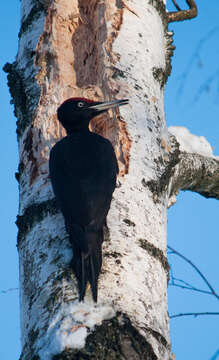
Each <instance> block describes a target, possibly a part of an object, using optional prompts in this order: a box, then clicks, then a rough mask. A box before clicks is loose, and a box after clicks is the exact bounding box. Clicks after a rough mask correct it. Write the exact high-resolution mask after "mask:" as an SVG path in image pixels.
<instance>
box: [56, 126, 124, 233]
mask: <svg viewBox="0 0 219 360" xmlns="http://www.w3.org/2000/svg"><path fill="white" fill-rule="evenodd" d="M117 173H118V165H117V160H116V156H115V153H114V150H113V147H112V144H111V143H110V141H109V140H107V139H105V138H103V137H101V136H99V135H97V134H94V133H90V132H89V133H86V134H84V133H76V134H72V135H70V136H67V137H66V138H64V139H62V140H61V141H60V142H58V143H57V144H56V145H55V146H54V147H53V149H52V150H51V153H50V177H51V181H52V185H53V189H54V193H55V196H56V198H57V202H58V204H59V206H60V208H61V210H62V212H63V215H64V217H65V220H66V222H67V223H69V222H74V223H76V224H80V225H81V226H88V225H92V226H93V227H94V228H97V229H98V228H100V227H102V225H103V223H104V221H105V218H106V216H107V213H108V211H109V207H110V202H111V199H112V193H113V191H114V189H115V186H116V175H117Z"/></svg>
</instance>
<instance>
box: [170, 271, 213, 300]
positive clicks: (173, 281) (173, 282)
mask: <svg viewBox="0 0 219 360" xmlns="http://www.w3.org/2000/svg"><path fill="white" fill-rule="evenodd" d="M177 281H178V282H179V283H180V284H178V283H177ZM183 284H184V285H183ZM169 286H175V287H179V288H181V289H186V290H192V291H197V292H200V293H203V294H207V295H212V292H211V291H207V290H202V289H199V288H197V287H195V286H193V285H191V284H189V283H187V282H186V281H184V280H181V279H177V278H176V277H174V276H173V275H172V274H171V282H170V283H169Z"/></svg>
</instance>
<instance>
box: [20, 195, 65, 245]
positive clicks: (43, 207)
mask: <svg viewBox="0 0 219 360" xmlns="http://www.w3.org/2000/svg"><path fill="white" fill-rule="evenodd" d="M58 211H59V210H58V207H57V203H56V199H51V200H47V201H44V202H41V203H39V204H33V205H30V206H29V207H28V208H26V210H25V211H24V214H23V215H18V216H17V220H16V225H17V227H18V245H17V246H18V247H19V245H20V243H21V241H22V240H23V239H24V238H25V236H26V234H27V232H28V231H30V230H31V229H32V227H33V226H34V225H35V224H36V223H38V222H40V221H42V220H43V219H44V217H45V216H46V215H48V214H50V215H55V214H57V213H58Z"/></svg>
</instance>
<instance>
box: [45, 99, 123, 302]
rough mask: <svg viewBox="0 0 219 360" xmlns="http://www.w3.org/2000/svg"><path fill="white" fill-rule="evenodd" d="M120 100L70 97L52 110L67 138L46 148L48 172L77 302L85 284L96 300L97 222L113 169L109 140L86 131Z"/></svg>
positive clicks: (99, 243)
mask: <svg viewBox="0 0 219 360" xmlns="http://www.w3.org/2000/svg"><path fill="white" fill-rule="evenodd" d="M126 104H128V100H127V99H124V100H115V101H110V102H95V101H92V100H88V99H84V98H70V99H68V100H66V101H65V102H64V103H63V104H62V105H61V106H60V107H59V108H58V111H57V115H58V119H59V121H60V122H61V124H62V125H63V126H64V128H65V129H66V131H67V136H66V137H64V138H63V139H62V140H60V141H59V142H57V143H56V144H55V146H54V147H53V148H52V150H51V152H50V160H49V170H50V178H51V182H52V187H53V190H54V194H55V196H56V199H57V203H58V206H59V208H60V209H61V211H62V214H63V216H64V219H65V226H66V230H67V232H68V234H69V239H70V242H71V245H72V249H73V258H72V261H71V267H72V269H73V271H74V273H75V275H76V278H77V281H78V290H79V301H83V299H84V296H85V292H86V286H87V283H90V285H91V291H92V296H93V300H94V301H95V302H97V291H98V288H97V283H98V276H99V273H100V270H101V265H102V242H103V225H104V224H105V223H106V216H107V214H108V211H109V208H110V203H111V200H112V194H113V191H114V189H115V186H116V176H117V173H118V164H117V160H116V156H115V153H114V150H113V146H112V144H111V142H110V141H109V140H107V139H105V138H104V137H102V136H100V135H98V134H95V133H93V132H91V131H90V130H89V122H90V120H91V119H92V118H94V117H95V116H97V115H99V114H101V113H103V112H105V111H107V110H108V109H111V108H114V107H116V106H121V105H126Z"/></svg>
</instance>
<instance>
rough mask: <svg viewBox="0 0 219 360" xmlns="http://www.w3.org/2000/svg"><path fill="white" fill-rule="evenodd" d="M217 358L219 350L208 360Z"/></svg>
mask: <svg viewBox="0 0 219 360" xmlns="http://www.w3.org/2000/svg"><path fill="white" fill-rule="evenodd" d="M218 357H219V349H218V350H217V351H216V352H215V353H214V355H213V356H212V357H211V358H210V360H216V359H218Z"/></svg>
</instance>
